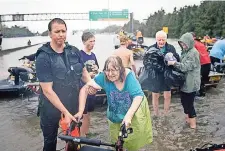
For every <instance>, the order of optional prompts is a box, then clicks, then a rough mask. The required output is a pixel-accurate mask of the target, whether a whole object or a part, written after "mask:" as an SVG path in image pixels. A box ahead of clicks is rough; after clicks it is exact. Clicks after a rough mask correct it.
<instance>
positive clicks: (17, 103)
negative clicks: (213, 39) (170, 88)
mask: <svg viewBox="0 0 225 151" xmlns="http://www.w3.org/2000/svg"><path fill="white" fill-rule="evenodd" d="M69 42H70V43H72V44H74V45H76V46H78V47H79V48H82V43H81V40H80V36H73V37H72V36H69ZM152 42H154V40H153V39H147V40H146V43H147V44H152ZM171 43H173V44H176V41H171ZM38 47H39V46H35V47H31V48H27V49H24V50H20V51H17V52H13V53H11V54H7V55H4V56H0V73H1V74H0V77H1V78H3V77H5V76H7V72H6V70H7V68H8V67H9V66H16V65H18V64H19V62H18V61H17V59H18V58H19V57H22V56H23V55H28V54H30V53H33V52H35V51H36V50H37V48H38ZM176 47H177V48H178V45H177V44H176ZM112 51H113V44H112V37H110V36H107V35H98V36H97V37H96V47H95V53H96V55H97V57H98V60H99V63H100V67H101V68H102V66H103V63H104V61H105V59H106V58H107V56H109V55H110V54H111V53H112ZM224 98H225V81H224V80H223V81H221V83H220V84H219V85H218V87H217V88H211V89H210V90H208V93H207V96H206V97H205V99H204V100H196V102H195V105H196V111H197V115H198V117H197V124H198V128H197V130H192V129H190V128H188V126H187V125H186V124H185V122H184V115H183V110H182V106H181V104H180V100H179V96H178V95H173V96H172V104H171V110H170V114H169V116H168V117H159V118H154V119H152V122H153V134H154V140H153V143H152V144H151V145H150V146H148V147H146V148H145V149H143V150H146V151H148V150H151V151H185V150H189V149H190V148H192V147H195V146H196V147H197V146H202V145H203V144H204V143H207V142H210V141H212V142H213V143H221V142H224V140H225V120H224V115H225V109H224V108H225V103H224V102H225V99H224ZM160 102H161V103H160V104H161V105H160V108H161V111H162V108H163V100H162V98H161V100H160ZM150 108H151V111H152V105H151V101H150ZM36 109H37V97H36V96H33V97H31V98H30V100H29V101H28V99H27V98H23V99H21V98H13V97H8V98H6V97H4V98H0V113H1V116H0V120H1V122H0V150H1V151H15V150H17V151H41V150H42V145H43V138H42V133H41V131H40V127H39V118H38V117H37V116H36ZM90 132H91V134H92V137H96V138H100V139H102V140H104V141H109V135H108V125H107V120H106V107H105V106H103V107H98V108H96V110H95V111H94V112H93V113H92V120H91V129H90ZM62 147H63V142H61V141H59V145H58V148H59V149H60V148H62Z"/></svg>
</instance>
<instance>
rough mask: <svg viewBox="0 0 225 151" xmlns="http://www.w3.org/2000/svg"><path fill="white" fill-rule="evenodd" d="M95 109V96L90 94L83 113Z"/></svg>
mask: <svg viewBox="0 0 225 151" xmlns="http://www.w3.org/2000/svg"><path fill="white" fill-rule="evenodd" d="M94 109H95V96H88V97H87V101H86V105H85V109H84V113H83V114H87V113H88V112H93V111H94Z"/></svg>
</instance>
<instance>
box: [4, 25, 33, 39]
mask: <svg viewBox="0 0 225 151" xmlns="http://www.w3.org/2000/svg"><path fill="white" fill-rule="evenodd" d="M2 33H3V36H4V37H7V38H11V37H30V36H34V35H35V34H34V33H32V32H31V31H30V30H29V29H28V28H27V27H19V26H16V25H15V26H12V27H11V28H9V27H6V26H4V25H3V26H2Z"/></svg>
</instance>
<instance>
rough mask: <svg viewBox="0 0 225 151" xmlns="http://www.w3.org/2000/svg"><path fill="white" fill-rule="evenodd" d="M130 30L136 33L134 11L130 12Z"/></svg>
mask: <svg viewBox="0 0 225 151" xmlns="http://www.w3.org/2000/svg"><path fill="white" fill-rule="evenodd" d="M130 32H131V33H134V13H133V12H132V13H130Z"/></svg>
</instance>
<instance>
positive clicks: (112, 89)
mask: <svg viewBox="0 0 225 151" xmlns="http://www.w3.org/2000/svg"><path fill="white" fill-rule="evenodd" d="M94 80H95V82H96V83H97V84H98V85H99V86H101V87H102V88H103V89H104V90H105V92H106V95H107V101H108V109H107V117H108V119H109V120H110V121H111V122H113V123H120V122H122V120H123V118H124V116H125V115H126V113H127V111H128V110H129V108H130V106H131V104H132V102H133V98H135V97H136V96H144V92H143V91H142V89H141V86H140V84H139V82H138V80H137V79H136V77H135V75H134V73H133V72H131V71H130V72H129V73H128V75H127V77H126V80H125V84H124V87H123V89H122V90H118V89H117V88H116V86H115V84H114V83H113V82H110V81H106V77H105V74H104V73H99V74H98V75H97V76H96V77H95V78H94Z"/></svg>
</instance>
